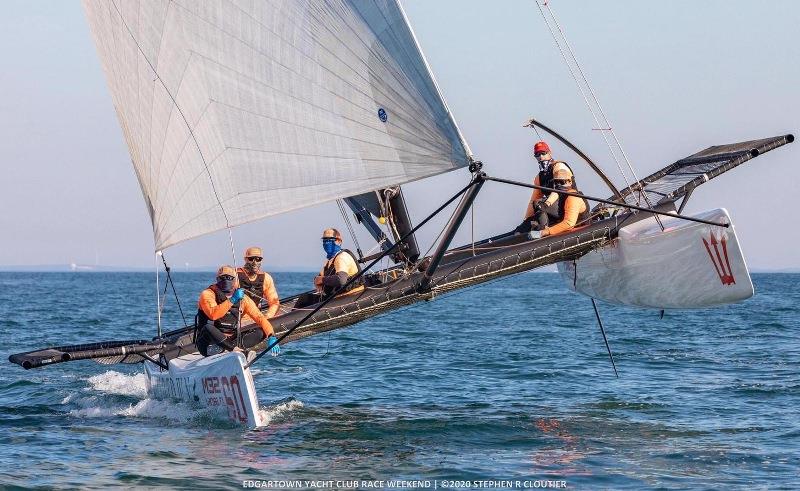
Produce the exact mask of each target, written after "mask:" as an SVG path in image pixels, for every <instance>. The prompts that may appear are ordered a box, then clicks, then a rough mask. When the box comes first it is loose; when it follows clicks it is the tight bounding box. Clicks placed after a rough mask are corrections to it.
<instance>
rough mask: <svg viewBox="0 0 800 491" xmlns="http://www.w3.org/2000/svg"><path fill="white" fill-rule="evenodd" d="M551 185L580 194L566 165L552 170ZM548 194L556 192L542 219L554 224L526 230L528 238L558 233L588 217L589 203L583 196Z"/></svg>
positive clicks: (560, 189) (569, 228) (571, 227)
mask: <svg viewBox="0 0 800 491" xmlns="http://www.w3.org/2000/svg"><path fill="white" fill-rule="evenodd" d="M553 187H554V188H555V189H558V190H559V191H568V192H571V193H578V194H581V192H580V191H578V190H576V189H575V187H574V185H573V176H572V171H571V170H569V168H566V167H563V168H557V169H556V170H555V171H553ZM550 194H551V195H552V194H556V195H557V198H556V201H555V203H554V204H553V205H552V206H548V207H546V208H545V218H544V219H545V220H546V222H545V223H548V224H549V223H555V225H553V226H547V225H545V227H544V228H542V229H541V230H531V231H530V232H528V238H529V239H538V238H541V237H547V236H548V235H556V234H560V233H562V232H566V231H568V230H572V229H573V228H574V227H575V226H576V225H578V224H579V223H583V222H585V221H586V220H588V219H589V203H588V202H587V201H586V199H585V198H581V197H579V196H570V195H567V194H561V193H550ZM540 223H541V222H540Z"/></svg>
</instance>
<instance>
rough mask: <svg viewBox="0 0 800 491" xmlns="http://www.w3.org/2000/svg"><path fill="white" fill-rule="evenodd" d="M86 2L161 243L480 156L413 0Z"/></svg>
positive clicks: (449, 167) (465, 162)
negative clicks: (448, 94)
mask: <svg viewBox="0 0 800 491" xmlns="http://www.w3.org/2000/svg"><path fill="white" fill-rule="evenodd" d="M84 9H85V10H86V14H87V18H88V20H89V24H90V26H91V28H92V34H93V37H94V40H95V44H96V45H97V50H98V53H99V55H100V58H101V61H102V64H103V68H104V71H105V73H106V78H107V80H108V84H109V87H110V89H111V94H112V99H113V101H114V106H115V108H116V110H117V115H118V118H119V120H120V124H121V126H122V129H123V134H124V136H125V140H126V142H127V144H128V147H129V149H130V154H131V159H132V162H133V165H134V169H135V173H136V176H137V178H138V179H139V183H140V186H141V188H142V193H143V195H144V198H145V202H146V203H147V207H148V211H149V212H150V216H151V219H152V221H153V231H154V235H155V243H156V248H157V249H163V248H165V247H168V246H170V245H174V244H176V243H178V242H181V241H183V240H187V239H190V238H193V237H197V236H199V235H203V234H207V233H210V232H214V231H216V230H221V229H224V228H227V227H230V226H236V225H240V224H243V223H247V222H251V221H254V220H258V219H260V218H264V217H267V216H271V215H275V214H278V213H283V212H287V211H290V210H295V209H298V208H302V207H306V206H312V205H315V204H318V203H322V202H326V201H332V200H335V199H339V198H342V197H346V196H352V195H357V194H361V193H364V192H368V191H371V190H374V189H378V188H384V187H388V186H393V185H397V184H402V183H406V182H411V181H414V180H418V179H422V178H425V177H429V176H432V175H436V174H440V173H442V172H447V171H450V170H453V169H457V168H460V167H464V166H466V165H468V163H469V162H468V161H469V148H468V146H467V145H466V142H465V141H464V139H463V136H462V135H461V133H460V131H459V130H458V127H457V126H456V124H455V121H454V120H453V118H452V115H451V113H450V111H449V110H448V108H447V106H446V104H445V102H444V99H443V97H442V95H441V93H440V91H439V88H438V86H437V85H436V82H435V80H434V78H433V75H432V74H431V71H430V68H429V67H428V65H427V62H426V61H425V59H424V57H423V55H422V52H421V50H420V49H419V46H418V44H417V41H416V39H415V38H414V35H413V32H412V30H411V28H410V26H409V25H408V24H407V19H406V18H405V14H404V13H403V11H402V9H401V7H400V5H399V4H398V3H397V0H374V1H367V0H263V1H258V2H243V1H235V0H214V1H203V2H196V1H188V0H172V1H168V0H149V1H144V0H141V1H136V0H131V1H126V2H119V1H112V2H105V1H103V0H84ZM214 205H216V206H214Z"/></svg>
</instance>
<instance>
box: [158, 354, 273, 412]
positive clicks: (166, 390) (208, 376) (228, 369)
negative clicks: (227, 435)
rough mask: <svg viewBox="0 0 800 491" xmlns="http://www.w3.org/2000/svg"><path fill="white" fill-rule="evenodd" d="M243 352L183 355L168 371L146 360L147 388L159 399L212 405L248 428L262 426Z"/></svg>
mask: <svg viewBox="0 0 800 491" xmlns="http://www.w3.org/2000/svg"><path fill="white" fill-rule="evenodd" d="M245 363H246V360H245V358H244V356H243V355H242V354H241V353H230V352H228V353H220V354H218V355H213V356H209V357H203V356H202V355H200V354H199V353H193V354H189V355H183V356H180V357H178V358H174V359H172V360H170V362H169V370H161V368H160V367H158V365H156V364H154V363H151V362H149V361H146V362H145V363H144V369H145V373H146V375H147V390H148V393H149V394H150V396H151V397H153V398H157V399H177V400H182V401H186V402H190V403H193V404H199V405H200V406H201V407H204V408H210V409H212V410H214V411H216V412H218V413H219V414H221V415H224V416H227V417H228V419H230V420H231V421H234V422H236V423H239V424H243V425H247V427H249V428H256V427H259V426H263V422H262V419H261V416H260V413H259V410H258V397H257V396H256V389H255V384H254V383H253V376H252V374H251V373H250V369H248V368H245Z"/></svg>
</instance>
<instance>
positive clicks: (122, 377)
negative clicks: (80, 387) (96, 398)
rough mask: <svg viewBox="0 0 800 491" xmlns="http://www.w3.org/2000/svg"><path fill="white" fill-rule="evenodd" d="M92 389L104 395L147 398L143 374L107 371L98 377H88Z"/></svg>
mask: <svg viewBox="0 0 800 491" xmlns="http://www.w3.org/2000/svg"><path fill="white" fill-rule="evenodd" d="M87 382H89V383H90V384H92V389H93V390H96V391H98V392H104V393H106V394H115V395H120V396H132V397H139V398H142V399H144V398H145V397H147V378H146V377H145V374H143V373H137V374H135V375H126V374H124V373H119V372H115V371H114V370H109V371H107V372H105V373H101V374H100V375H95V376H94V377H89V379H88V380H87Z"/></svg>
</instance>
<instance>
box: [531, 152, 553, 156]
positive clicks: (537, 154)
mask: <svg viewBox="0 0 800 491" xmlns="http://www.w3.org/2000/svg"><path fill="white" fill-rule="evenodd" d="M548 153H550V152H536V153H535V154H533V156H534V157H541V156H542V155H547V154H548Z"/></svg>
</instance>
